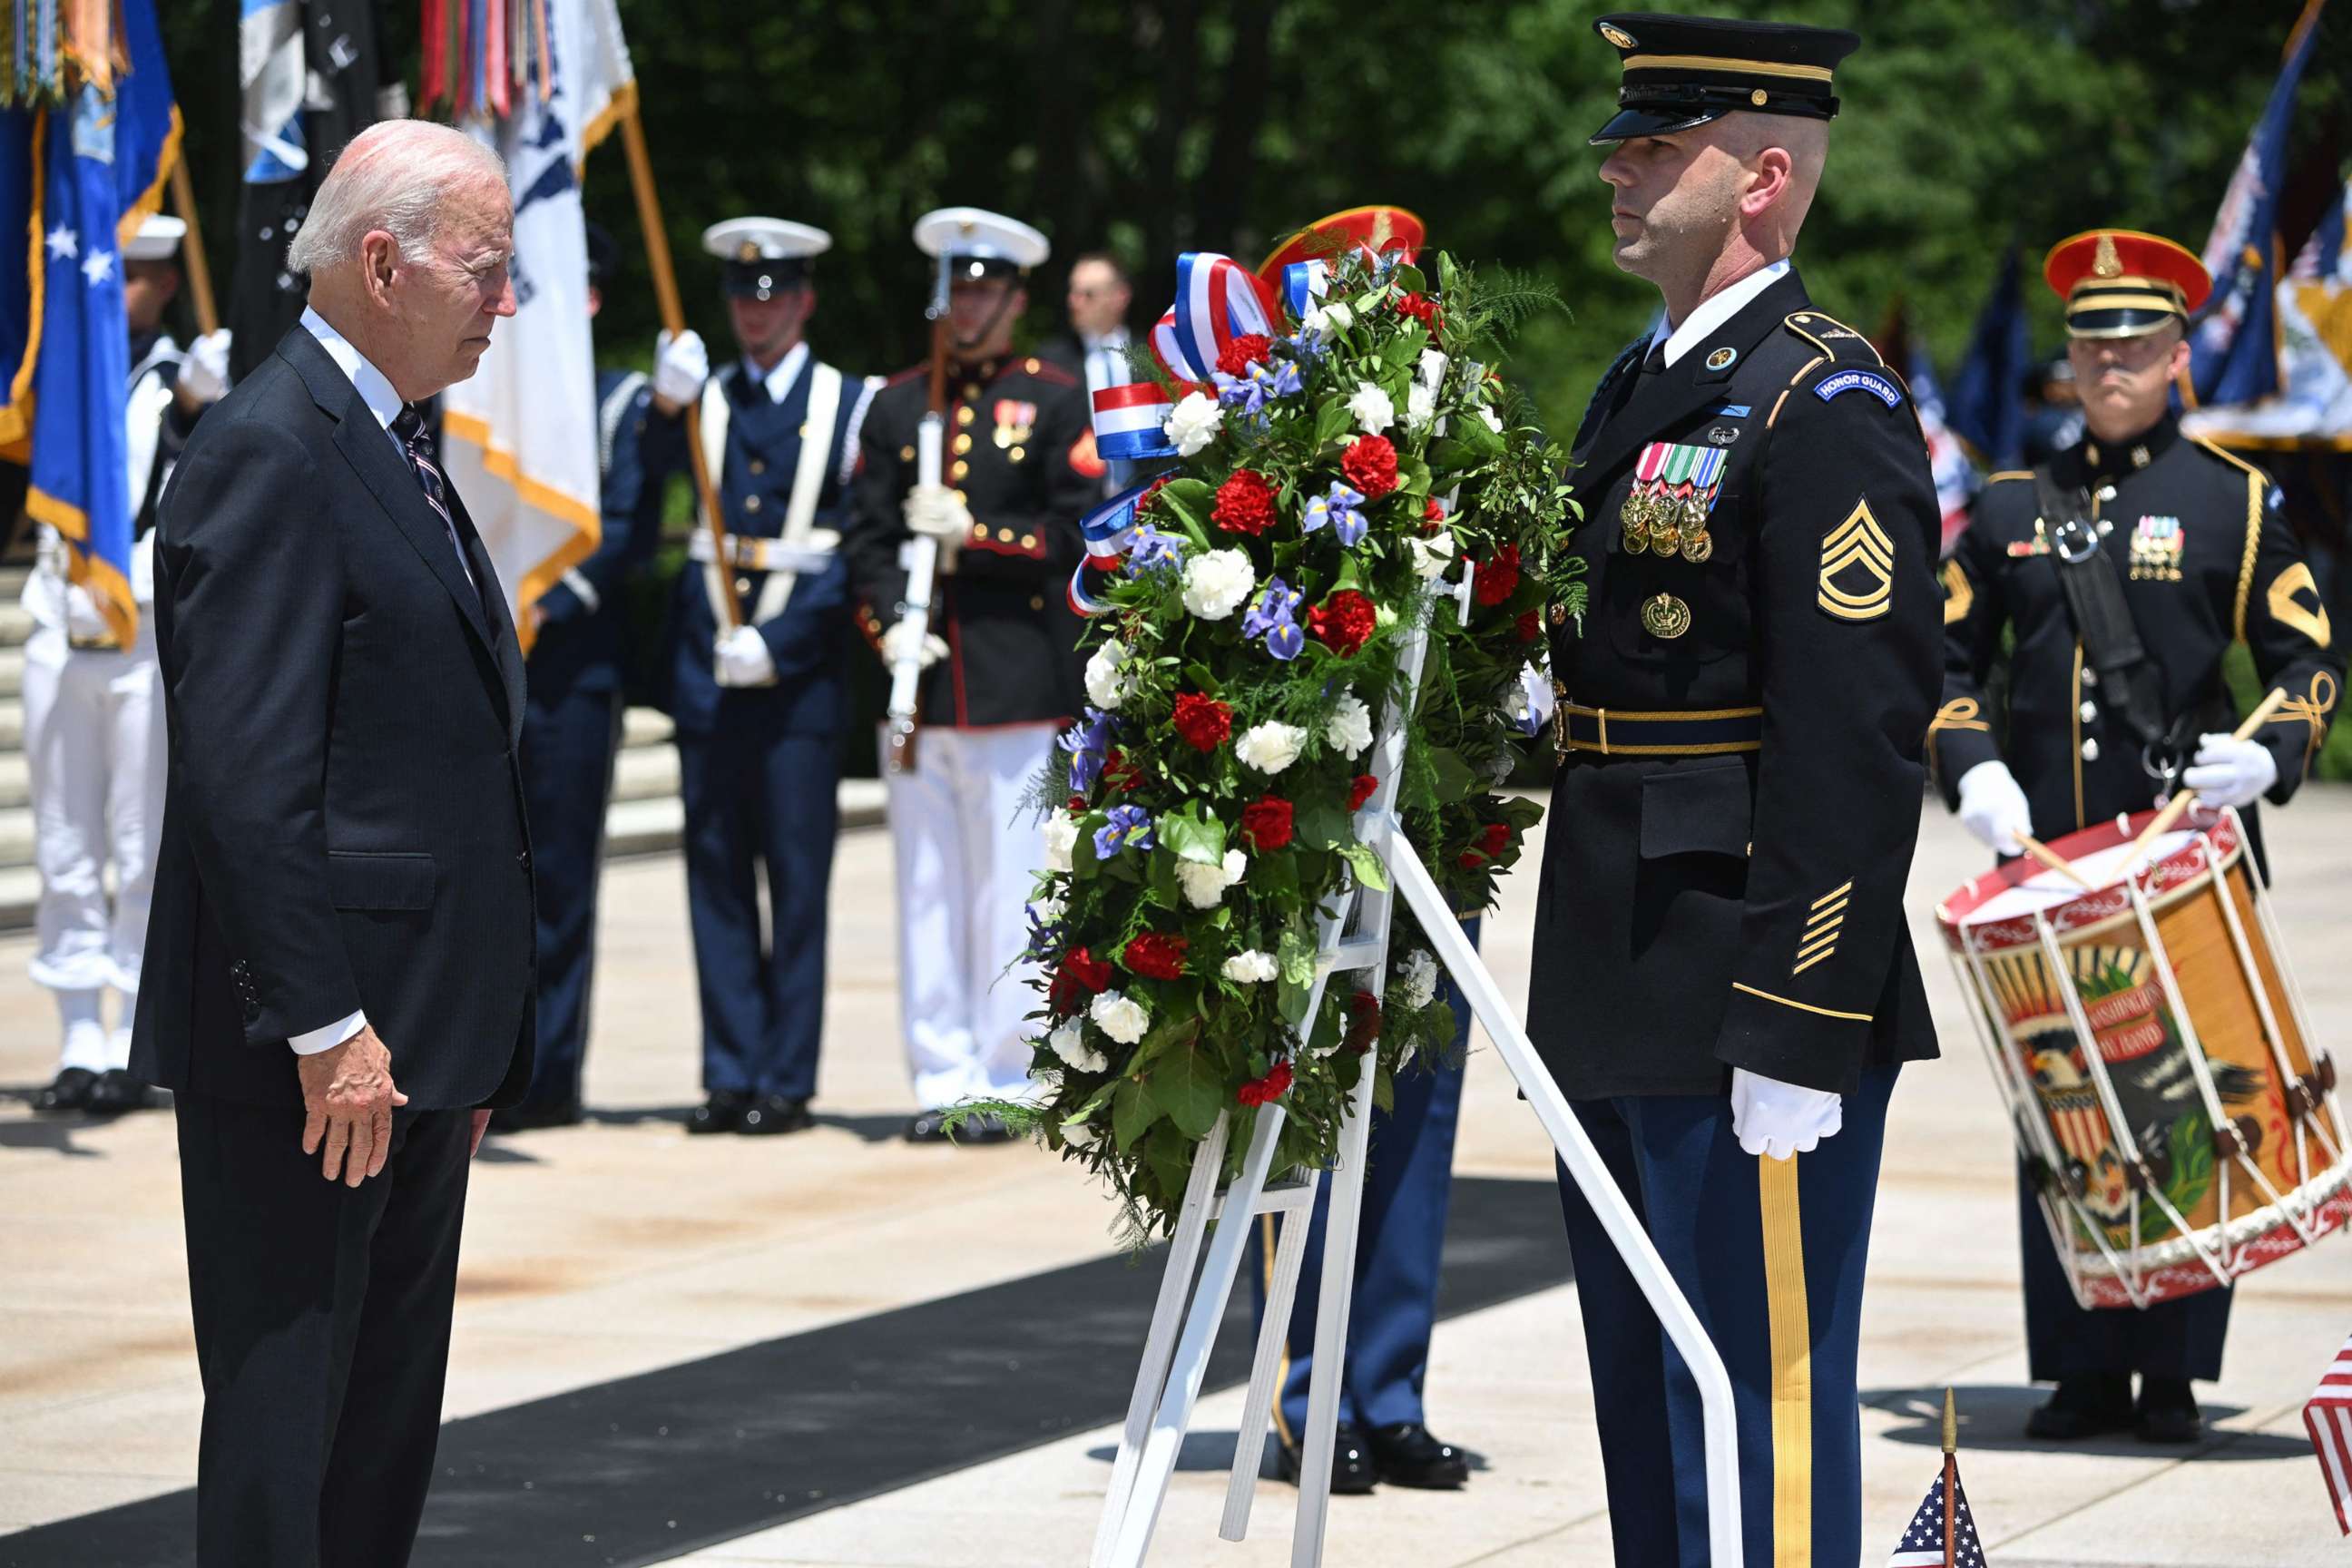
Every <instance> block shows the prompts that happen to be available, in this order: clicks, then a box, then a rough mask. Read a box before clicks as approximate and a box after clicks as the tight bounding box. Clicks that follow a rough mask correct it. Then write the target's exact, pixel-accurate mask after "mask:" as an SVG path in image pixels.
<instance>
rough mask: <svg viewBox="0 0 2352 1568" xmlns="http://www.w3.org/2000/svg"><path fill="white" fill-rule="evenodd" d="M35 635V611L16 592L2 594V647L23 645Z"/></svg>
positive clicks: (0, 638)
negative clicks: (20, 602) (27, 606)
mask: <svg viewBox="0 0 2352 1568" xmlns="http://www.w3.org/2000/svg"><path fill="white" fill-rule="evenodd" d="M32 635H33V612H32V611H30V610H28V609H26V608H25V606H24V605H20V604H18V603H17V602H16V595H14V594H6V595H0V647H24V646H25V639H26V637H31V636H32Z"/></svg>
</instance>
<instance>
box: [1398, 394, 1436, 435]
mask: <svg viewBox="0 0 2352 1568" xmlns="http://www.w3.org/2000/svg"><path fill="white" fill-rule="evenodd" d="M1436 417H1437V389H1436V388H1435V387H1433V386H1423V384H1421V383H1419V382H1415V383H1413V384H1412V387H1411V388H1409V389H1408V390H1407V391H1406V393H1405V395H1404V427H1405V428H1406V429H1408V430H1413V431H1420V430H1426V429H1428V428H1429V425H1430V421H1431V420H1433V419H1435V418H1436Z"/></svg>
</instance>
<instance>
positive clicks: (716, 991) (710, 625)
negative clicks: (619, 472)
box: [654, 217, 877, 1134]
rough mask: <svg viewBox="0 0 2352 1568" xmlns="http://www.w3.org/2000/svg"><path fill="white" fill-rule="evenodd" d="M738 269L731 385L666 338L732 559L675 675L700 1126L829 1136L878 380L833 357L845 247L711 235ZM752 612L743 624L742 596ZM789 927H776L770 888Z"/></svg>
mask: <svg viewBox="0 0 2352 1568" xmlns="http://www.w3.org/2000/svg"><path fill="white" fill-rule="evenodd" d="M702 244H703V248H704V249H706V250H708V251H709V252H710V254H712V255H713V256H716V257H718V258H720V260H721V261H722V262H724V263H725V275H724V276H725V288H726V291H727V311H728V319H729V321H730V325H731V326H732V328H733V330H734V334H735V346H736V349H737V351H738V353H737V357H736V359H735V360H734V361H733V362H731V363H729V364H727V365H725V366H724V367H722V368H721V369H720V370H719V374H716V375H707V374H706V372H707V369H708V364H709V360H708V355H707V354H706V353H705V351H704V349H703V346H702V342H701V340H700V339H699V338H698V336H697V335H696V334H694V333H693V332H690V331H689V332H684V333H681V334H679V336H678V337H677V340H676V341H665V342H664V343H663V344H662V346H661V351H660V353H659V355H658V363H657V365H656V372H655V378H654V395H655V401H656V405H657V406H659V407H662V408H663V409H664V410H665V411H667V410H670V409H682V408H683V406H684V405H685V404H686V403H687V402H688V401H692V400H694V399H696V398H699V399H700V408H701V416H702V418H701V424H702V446H703V453H704V457H705V460H706V462H707V463H708V465H709V471H710V476H711V480H712V482H713V484H715V485H716V486H717V488H718V490H719V506H720V508H721V510H723V511H724V512H725V514H726V515H725V523H726V532H727V552H728V558H727V559H726V560H723V561H722V560H719V558H718V555H717V549H718V547H717V546H716V545H715V544H714V543H713V542H712V540H711V536H710V533H709V530H708V529H704V528H698V529H697V530H696V531H695V533H694V536H693V541H692V546H691V549H690V552H689V553H690V557H691V560H690V563H689V565H688V570H686V571H685V572H683V573H681V574H679V576H678V583H677V602H676V605H675V606H674V608H673V611H672V615H671V630H670V638H669V645H670V657H669V659H668V668H667V684H668V689H669V695H668V702H667V705H668V709H669V713H670V716H671V717H672V718H673V719H674V720H675V721H677V751H678V762H679V764H680V768H681V778H680V782H681V784H682V785H683V793H684V795H685V804H686V871H687V897H688V901H689V903H690V904H691V907H692V915H693V925H694V957H695V968H696V972H697V975H698V980H699V984H700V986H701V995H702V1081H703V1088H704V1089H705V1090H706V1091H707V1094H708V1098H707V1099H706V1100H705V1101H704V1102H703V1104H702V1106H701V1107H700V1108H699V1109H698V1110H696V1111H695V1113H694V1115H693V1117H692V1119H691V1120H690V1121H688V1129H687V1130H688V1131H690V1132H744V1133H751V1134H769V1133H778V1132H792V1131H798V1130H800V1129H802V1128H804V1127H807V1126H808V1125H810V1116H809V1109H808V1102H809V1100H810V1099H811V1097H812V1096H814V1094H815V1093H816V1065H817V1047H818V1042H819V1040H820V1038H821V1037H822V1034H823V1028H824V931H825V895H826V889H827V888H828V886H829V885H830V883H831V881H832V879H833V847H834V839H835V830H836V826H837V824H836V820H835V817H836V810H835V794H836V789H837V786H838V784H839V783H840V779H841V735H842V727H843V725H844V724H845V723H846V722H847V721H848V717H849V694H848V682H847V643H848V632H847V621H848V615H849V569H848V563H846V562H845V560H844V559H843V557H842V556H841V554H840V552H839V548H838V547H839V545H840V542H841V535H842V531H843V529H844V528H845V526H846V525H847V523H848V521H849V507H850V480H851V479H852V477H853V475H854V474H855V472H856V466H857V455H858V441H857V437H858V428H859V426H860V424H861V422H862V421H863V420H864V419H865V418H866V410H867V407H868V405H870V404H871V402H872V401H873V398H874V394H875V389H876V386H877V384H876V383H873V382H869V381H866V380H864V379H861V378H859V377H856V376H851V375H845V374H842V372H840V371H838V370H836V369H835V368H834V367H833V366H831V365H829V364H826V363H823V362H822V361H820V360H818V359H817V358H816V357H815V355H814V354H813V353H811V352H810V350H809V346H808V342H807V341H806V337H805V333H806V331H807V328H808V321H809V318H810V316H811V315H812V314H813V313H814V310H815V309H816V285H815V281H814V273H813V266H814V259H815V258H816V257H817V256H819V255H820V254H822V253H823V252H824V251H825V250H826V249H828V248H829V247H831V246H832V244H833V238H832V237H831V236H830V235H828V234H826V233H825V232H824V230H823V229H818V228H811V227H810V226H807V225H806V224H799V223H787V222H785V221H783V220H782V219H780V218H770V217H739V218H730V219H729V220H728V221H726V222H724V223H719V224H713V225H712V226H710V227H709V228H708V229H706V230H704V231H703V236H702ZM730 583H731V585H732V587H733V589H734V595H735V598H736V599H737V600H738V601H740V604H741V606H742V616H743V620H742V624H740V625H731V626H730V615H731V611H730V608H729V606H728V596H727V590H728V588H729V586H730ZM760 868H765V870H766V873H767V884H768V907H769V910H770V914H771V930H770V931H769V932H768V934H767V936H766V938H765V940H764V941H763V940H762V938H761V930H760V899H759V892H758V886H757V873H758V871H759V870H760Z"/></svg>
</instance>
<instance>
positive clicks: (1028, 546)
mask: <svg viewBox="0 0 2352 1568" xmlns="http://www.w3.org/2000/svg"><path fill="white" fill-rule="evenodd" d="M1021 548H1022V549H1024V550H1034V549H1036V548H1037V536H1036V535H1035V534H1034V533H1024V534H1023V535H1022V536H1021Z"/></svg>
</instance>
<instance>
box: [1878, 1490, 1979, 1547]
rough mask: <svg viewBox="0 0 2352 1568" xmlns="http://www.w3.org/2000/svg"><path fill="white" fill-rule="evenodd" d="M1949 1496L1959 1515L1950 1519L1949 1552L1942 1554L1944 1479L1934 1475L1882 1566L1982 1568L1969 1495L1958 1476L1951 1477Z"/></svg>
mask: <svg viewBox="0 0 2352 1568" xmlns="http://www.w3.org/2000/svg"><path fill="white" fill-rule="evenodd" d="M1951 1495H1952V1496H1953V1497H1955V1498H1957V1499H1958V1500H1959V1502H1958V1508H1959V1517H1958V1519H1956V1520H1954V1521H1952V1525H1953V1528H1952V1554H1951V1555H1950V1556H1949V1557H1946V1556H1945V1555H1944V1497H1945V1492H1944V1478H1943V1477H1941V1476H1937V1478H1936V1484H1935V1485H1934V1486H1932V1487H1929V1488H1928V1489H1927V1501H1926V1502H1923V1503H1921V1504H1920V1505H1919V1512H1918V1514H1917V1516H1916V1518H1914V1519H1913V1520H1912V1521H1911V1528H1910V1529H1908V1530H1906V1531H1904V1532H1903V1542H1902V1544H1900V1545H1898V1546H1897V1547H1895V1555H1894V1556H1892V1557H1890V1558H1888V1559H1887V1560H1886V1568H1945V1564H1947V1563H1949V1564H1951V1568H1984V1561H1985V1555H1984V1548H1983V1547H1982V1546H1980V1545H1979V1544H1978V1543H1977V1524H1976V1521H1975V1520H1973V1519H1970V1518H1969V1494H1968V1493H1967V1492H1966V1491H1964V1490H1962V1489H1961V1488H1960V1484H1959V1477H1958V1474H1957V1473H1956V1474H1955V1475H1954V1476H1953V1478H1952V1490H1951Z"/></svg>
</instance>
